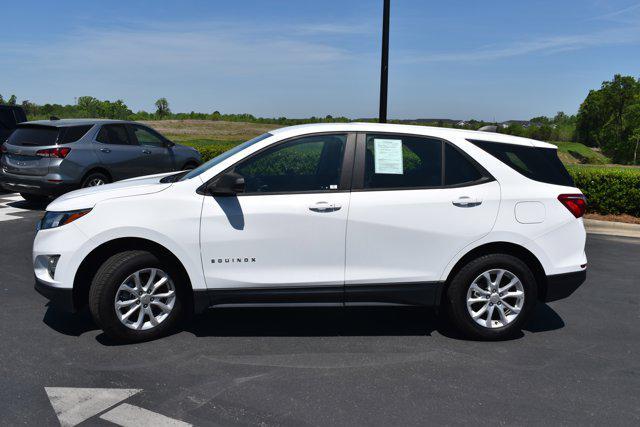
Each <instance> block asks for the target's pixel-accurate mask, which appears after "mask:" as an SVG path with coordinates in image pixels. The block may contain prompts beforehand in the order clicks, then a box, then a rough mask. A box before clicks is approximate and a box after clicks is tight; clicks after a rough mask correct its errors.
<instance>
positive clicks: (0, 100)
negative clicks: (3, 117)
mask: <svg viewBox="0 0 640 427" xmlns="http://www.w3.org/2000/svg"><path fill="white" fill-rule="evenodd" d="M0 105H4V98H3V97H2V95H0Z"/></svg>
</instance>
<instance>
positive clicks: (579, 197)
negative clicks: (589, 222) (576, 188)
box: [558, 194, 587, 218]
mask: <svg viewBox="0 0 640 427" xmlns="http://www.w3.org/2000/svg"><path fill="white" fill-rule="evenodd" d="M558 200H560V203H562V204H563V205H564V207H565V208H567V209H569V212H571V213H572V214H573V216H575V217H576V218H580V217H581V216H582V215H584V212H585V211H586V210H587V198H586V197H584V194H561V195H559V196H558Z"/></svg>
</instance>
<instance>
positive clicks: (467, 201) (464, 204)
mask: <svg viewBox="0 0 640 427" xmlns="http://www.w3.org/2000/svg"><path fill="white" fill-rule="evenodd" d="M451 203H453V205H454V206H457V207H459V208H472V207H474V206H479V205H481V204H482V200H479V199H476V198H471V197H469V196H462V197H458V198H457V199H456V200H454V201H453V202H451Z"/></svg>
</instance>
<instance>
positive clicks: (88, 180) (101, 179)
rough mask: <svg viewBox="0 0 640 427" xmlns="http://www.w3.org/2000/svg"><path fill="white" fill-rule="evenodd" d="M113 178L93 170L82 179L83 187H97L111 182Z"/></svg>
mask: <svg viewBox="0 0 640 427" xmlns="http://www.w3.org/2000/svg"><path fill="white" fill-rule="evenodd" d="M110 182H111V180H110V179H109V177H108V176H106V175H105V174H103V173H102V172H91V173H90V174H89V175H87V176H86V177H85V178H84V179H83V180H82V185H81V187H82V188H87V187H96V186H99V185H104V184H108V183H110Z"/></svg>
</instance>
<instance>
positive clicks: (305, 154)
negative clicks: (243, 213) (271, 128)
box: [234, 135, 347, 193]
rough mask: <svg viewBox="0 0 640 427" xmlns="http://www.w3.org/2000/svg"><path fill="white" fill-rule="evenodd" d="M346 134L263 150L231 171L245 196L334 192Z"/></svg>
mask: <svg viewBox="0 0 640 427" xmlns="http://www.w3.org/2000/svg"><path fill="white" fill-rule="evenodd" d="M346 141H347V136H346V135H318V136H310V137H304V138H299V139H295V140H291V141H287V142H284V143H282V144H278V145H277V146H275V147H271V148H268V149H266V150H265V151H263V152H261V153H259V154H256V155H255V156H253V157H251V158H249V159H248V160H246V161H244V162H241V163H240V164H239V165H237V166H236V167H235V168H234V169H235V172H237V173H239V174H240V175H242V176H243V177H244V179H245V192H246V193H282V192H299V191H325V190H337V189H338V185H339V183H340V172H341V170H342V157H343V154H344V147H345V144H346Z"/></svg>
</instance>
